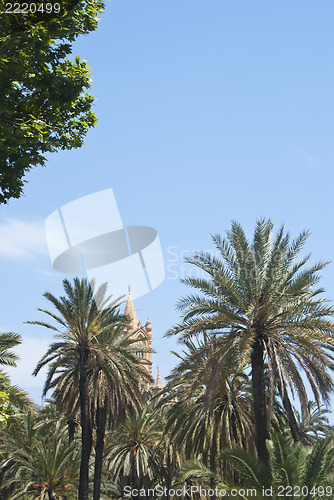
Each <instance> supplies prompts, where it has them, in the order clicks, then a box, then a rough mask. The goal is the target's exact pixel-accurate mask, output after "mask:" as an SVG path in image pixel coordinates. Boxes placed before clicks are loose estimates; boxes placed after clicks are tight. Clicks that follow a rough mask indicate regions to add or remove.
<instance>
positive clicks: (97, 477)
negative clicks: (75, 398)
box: [93, 401, 106, 500]
mask: <svg viewBox="0 0 334 500" xmlns="http://www.w3.org/2000/svg"><path fill="white" fill-rule="evenodd" d="M105 431H106V409H105V406H101V404H100V402H99V401H98V402H97V410H96V447H95V469H94V494H93V500H100V494H101V479H102V463H103V449H104V435H105Z"/></svg>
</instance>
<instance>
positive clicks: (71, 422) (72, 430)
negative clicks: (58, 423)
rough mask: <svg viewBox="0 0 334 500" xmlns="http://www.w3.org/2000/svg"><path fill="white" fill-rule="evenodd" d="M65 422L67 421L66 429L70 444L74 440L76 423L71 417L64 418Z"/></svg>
mask: <svg viewBox="0 0 334 500" xmlns="http://www.w3.org/2000/svg"><path fill="white" fill-rule="evenodd" d="M66 423H67V430H68V444H71V443H72V442H73V440H74V434H75V428H76V425H77V423H76V421H75V420H73V419H72V418H69V419H68V420H66Z"/></svg>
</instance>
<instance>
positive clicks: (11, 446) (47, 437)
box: [0, 414, 80, 500]
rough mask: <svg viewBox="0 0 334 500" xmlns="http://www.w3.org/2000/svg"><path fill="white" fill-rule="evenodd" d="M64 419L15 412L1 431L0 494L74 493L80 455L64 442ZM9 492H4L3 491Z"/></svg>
mask: <svg viewBox="0 0 334 500" xmlns="http://www.w3.org/2000/svg"><path fill="white" fill-rule="evenodd" d="M65 431H66V427H65V422H64V421H63V420H61V419H60V420H59V421H57V422H49V421H48V420H45V418H43V415H34V416H32V415H31V414H26V415H15V416H13V417H12V419H11V421H10V422H9V425H8V426H7V429H6V432H4V433H3V441H4V453H3V455H2V462H1V469H0V470H1V476H2V484H1V490H0V494H1V498H11V499H13V500H14V499H16V498H17V499H18V498H34V499H35V498H36V499H37V498H38V499H43V500H56V499H59V500H60V499H61V500H65V499H66V498H72V497H73V495H74V494H75V489H74V488H75V485H76V483H77V477H78V471H79V466H80V456H79V453H78V449H77V448H78V447H77V443H72V445H71V446H68V444H67V441H66V439H65ZM8 494H9V495H10V496H7V495H8Z"/></svg>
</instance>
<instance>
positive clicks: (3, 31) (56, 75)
mask: <svg viewBox="0 0 334 500" xmlns="http://www.w3.org/2000/svg"><path fill="white" fill-rule="evenodd" d="M28 3H29V4H31V3H34V2H31V1H30V2H28ZM35 3H36V2H35ZM50 3H51V4H53V5H55V4H58V5H60V7H61V9H60V12H59V13H56V12H55V11H54V10H53V11H52V12H51V13H47V12H46V11H44V12H36V13H33V14H24V13H16V14H9V13H8V14H5V13H2V14H1V16H0V203H7V201H8V200H9V199H10V198H18V197H19V196H20V195H21V194H22V192H23V186H24V180H23V177H24V175H25V174H26V173H27V172H28V171H29V170H30V168H32V167H34V166H36V165H43V166H44V165H45V162H46V156H45V155H46V153H51V152H56V151H59V150H64V149H71V148H78V147H80V146H82V145H83V140H84V136H85V135H86V133H87V131H88V129H89V128H90V127H93V126H94V125H95V124H96V117H95V115H94V113H93V112H92V104H93V101H94V97H93V96H92V95H90V94H87V93H85V89H88V88H89V87H90V84H91V79H90V74H89V67H88V65H87V63H86V62H85V61H82V60H80V59H79V57H75V59H74V60H73V58H72V59H71V58H69V56H70V54H71V52H72V43H73V42H74V41H75V40H76V39H77V37H78V36H79V35H84V34H87V33H89V32H91V31H93V30H95V29H96V28H97V21H98V18H97V15H98V13H99V12H101V11H102V10H103V7H104V2H103V1H102V0H79V1H78V0H76V1H73V0H72V1H71V0H68V1H66V0H62V1H60V2H56V1H55V0H52V1H51V2H50ZM2 4H3V5H2V9H4V4H5V2H3V3H2Z"/></svg>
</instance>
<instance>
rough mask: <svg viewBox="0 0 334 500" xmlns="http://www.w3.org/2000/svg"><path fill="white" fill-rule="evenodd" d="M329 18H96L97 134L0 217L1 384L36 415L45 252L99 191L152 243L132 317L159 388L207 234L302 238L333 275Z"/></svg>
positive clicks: (149, 5)
mask: <svg viewBox="0 0 334 500" xmlns="http://www.w3.org/2000/svg"><path fill="white" fill-rule="evenodd" d="M333 15H334V4H333V2H332V1H326V0H322V1H321V2H314V0H312V1H310V0H294V1H293V2H290V1H288V0H281V1H280V2H273V1H268V0H266V1H264V0H263V1H258V0H253V1H252V2H250V1H246V0H243V1H241V0H239V1H232V0H112V1H111V2H107V5H106V11H105V13H104V14H102V16H101V23H100V27H99V29H98V30H97V31H96V32H95V33H92V34H90V35H88V36H86V37H83V38H81V39H80V40H79V41H78V42H77V43H76V45H75V47H74V51H73V54H75V55H79V56H80V57H81V58H82V59H85V60H87V61H88V63H89V64H90V66H91V70H92V78H93V80H94V83H93V85H92V89H91V91H92V93H93V94H94V95H95V96H96V97H97V101H96V105H95V111H96V113H97V116H98V119H99V123H98V126H97V127H96V128H95V129H94V130H92V131H90V132H89V134H88V136H87V138H86V146H85V147H83V148H82V149H81V150H73V151H70V152H68V151H67V152H62V153H59V154H54V155H52V156H50V159H49V161H48V164H47V167H46V168H36V169H34V170H33V171H31V172H30V173H29V174H28V175H27V180H28V181H29V183H28V184H27V186H26V188H25V196H24V197H23V198H21V199H20V200H14V201H11V202H10V203H9V205H8V206H2V207H1V208H0V272H1V282H2V286H1V289H0V294H1V314H0V329H1V330H2V331H4V330H10V331H16V332H17V333H20V334H21V335H22V338H23V344H22V346H21V347H20V349H19V354H20V356H21V358H22V360H21V362H20V364H19V367H18V368H16V369H14V370H10V373H11V376H12V379H13V381H14V382H15V383H18V384H20V385H21V386H22V387H24V388H25V389H26V390H28V391H29V392H30V393H31V394H32V395H33V396H34V398H35V399H36V401H37V402H39V403H40V402H41V391H42V389H41V388H42V386H43V382H44V377H43V375H40V376H39V377H37V378H36V379H33V378H31V377H30V373H31V371H32V370H33V368H34V366H35V364H36V362H37V360H38V359H39V358H40V357H41V355H42V354H43V353H44V352H45V349H46V347H47V345H48V343H49V342H50V341H51V334H50V333H48V332H47V331H44V330H43V328H41V327H35V326H31V325H25V324H23V322H24V321H26V320H34V319H42V314H41V313H39V312H38V311H37V310H36V309H37V307H45V306H46V305H47V304H46V301H45V300H44V299H43V297H42V294H43V292H44V291H46V290H48V291H50V292H52V293H54V294H55V295H60V293H61V291H62V285H61V280H62V279H63V277H70V278H71V275H69V276H65V275H62V274H60V273H57V272H56V271H54V270H53V269H52V266H51V263H50V260H49V257H48V251H47V246H46V242H45V236H44V220H45V218H46V217H47V216H48V215H49V214H50V213H51V212H52V211H54V210H55V209H57V208H58V207H60V206H61V205H63V204H64V203H67V202H70V201H72V200H74V199H76V198H78V197H81V196H84V195H87V194H89V193H93V192H95V191H99V190H102V189H106V188H110V187H111V188H113V190H114V194H115V197H116V200H117V203H118V207H119V209H120V212H121V215H122V219H123V222H124V224H126V225H148V226H152V227H154V228H156V229H157V230H158V232H159V235H160V240H161V245H162V248H163V252H164V257H165V266H166V279H165V281H164V282H163V283H162V284H161V285H160V286H159V287H158V288H156V289H155V290H153V291H152V292H151V293H149V294H147V295H145V296H143V297H141V298H139V299H137V300H136V301H135V306H136V308H137V313H138V316H139V318H140V319H141V320H142V322H145V321H146V318H147V316H149V317H150V320H151V322H152V328H153V344H154V348H155V349H156V351H157V355H155V357H154V362H155V368H154V373H155V374H156V367H157V365H159V367H160V370H161V374H162V376H163V377H165V376H167V375H168V373H169V372H170V369H171V368H172V367H173V366H174V365H175V363H176V358H175V357H174V356H173V355H172V354H170V351H171V350H173V349H176V348H178V347H177V344H176V340H175V339H164V338H163V335H164V333H165V331H166V330H167V329H168V328H169V327H170V326H171V325H172V324H174V323H175V322H176V321H177V319H178V313H177V312H176V311H175V304H176V302H177V300H178V298H179V297H180V296H182V295H183V294H185V293H186V289H185V287H184V286H183V285H181V284H180V283H179V278H180V277H182V274H183V273H184V266H183V264H182V256H184V255H186V254H189V253H190V252H191V251H193V250H210V249H212V248H213V247H212V244H211V240H210V233H212V232H219V233H224V232H225V230H226V229H228V228H229V225H230V221H231V220H232V219H236V220H238V221H240V222H241V223H242V225H243V226H244V227H245V228H246V230H247V232H248V234H249V235H251V234H252V231H253V227H254V224H255V221H256V219H257V218H258V217H261V216H264V217H268V218H272V219H274V220H275V221H276V223H277V226H278V225H280V224H282V223H284V224H285V225H286V228H287V229H288V230H289V231H290V232H291V234H292V236H296V235H297V234H298V233H299V232H300V231H302V230H303V229H310V230H311V233H312V235H311V237H310V239H309V241H308V245H307V250H308V251H310V252H312V258H313V259H314V260H318V259H325V260H332V261H333V260H334V245H333V243H334V235H333V233H334V230H333V215H332V214H333V158H334V143H333V140H332V135H333V130H334V127H333V116H334V114H333V110H334V106H333V88H334V78H333V77H334V71H333V46H334V44H333V42H334V30H333ZM333 266H334V264H330V265H329V266H328V267H327V269H326V270H325V271H324V272H323V282H322V284H323V286H324V287H325V289H326V295H327V297H328V298H330V299H333V298H334V279H333V278H334V267H333Z"/></svg>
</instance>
